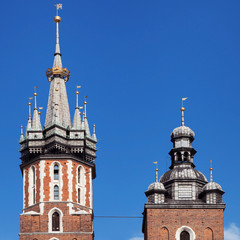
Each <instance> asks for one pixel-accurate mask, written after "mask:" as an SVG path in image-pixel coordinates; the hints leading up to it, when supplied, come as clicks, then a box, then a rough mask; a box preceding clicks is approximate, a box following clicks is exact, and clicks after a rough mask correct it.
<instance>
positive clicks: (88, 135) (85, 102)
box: [84, 96, 91, 137]
mask: <svg viewBox="0 0 240 240" xmlns="http://www.w3.org/2000/svg"><path fill="white" fill-rule="evenodd" d="M86 99H87V96H86V97H85V101H84V129H85V131H86V135H87V137H91V134H90V129H89V124H88V120H87V101H86Z"/></svg>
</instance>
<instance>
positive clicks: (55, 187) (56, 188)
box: [54, 185, 59, 200]
mask: <svg viewBox="0 0 240 240" xmlns="http://www.w3.org/2000/svg"><path fill="white" fill-rule="evenodd" d="M54 200H59V187H58V186H57V185H55V186H54Z"/></svg>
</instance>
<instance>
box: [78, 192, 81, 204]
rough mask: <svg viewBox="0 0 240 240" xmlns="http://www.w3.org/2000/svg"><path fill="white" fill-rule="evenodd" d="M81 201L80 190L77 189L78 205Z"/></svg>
mask: <svg viewBox="0 0 240 240" xmlns="http://www.w3.org/2000/svg"><path fill="white" fill-rule="evenodd" d="M80 201H81V189H80V188H78V203H80Z"/></svg>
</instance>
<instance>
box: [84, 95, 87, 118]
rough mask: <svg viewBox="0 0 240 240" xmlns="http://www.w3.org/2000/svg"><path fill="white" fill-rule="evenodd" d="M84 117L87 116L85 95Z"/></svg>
mask: <svg viewBox="0 0 240 240" xmlns="http://www.w3.org/2000/svg"><path fill="white" fill-rule="evenodd" d="M84 117H85V118H87V96H85V101H84Z"/></svg>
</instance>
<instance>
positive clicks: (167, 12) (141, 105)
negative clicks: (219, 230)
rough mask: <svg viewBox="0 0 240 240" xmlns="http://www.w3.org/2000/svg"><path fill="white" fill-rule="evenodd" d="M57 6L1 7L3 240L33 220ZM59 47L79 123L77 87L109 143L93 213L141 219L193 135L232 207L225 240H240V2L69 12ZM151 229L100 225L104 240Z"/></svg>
mask: <svg viewBox="0 0 240 240" xmlns="http://www.w3.org/2000/svg"><path fill="white" fill-rule="evenodd" d="M55 3H56V2H55V1H50V0H49V1H46V0H44V1H41V2H39V1H30V0H25V1H24V0H23V1H16V0H13V1H10V2H7V1H2V3H1V9H2V11H1V15H0V27H1V32H2V35H1V38H0V66H1V81H2V84H1V90H0V91H1V94H0V106H1V118H0V123H1V126H2V131H1V169H2V173H1V175H0V182H1V183H2V184H1V193H2V197H1V204H0V212H1V218H0V226H1V231H0V239H8V240H14V239H17V234H18V233H19V214H20V213H21V210H22V176H21V172H20V169H19V164H20V160H19V157H20V154H19V152H18V150H19V144H18V140H19V136H20V125H21V124H23V126H26V124H27V116H28V112H27V111H28V110H27V101H28V97H30V96H32V94H33V90H34V86H38V104H39V105H40V106H42V107H43V108H44V109H43V113H42V116H41V118H42V124H43V123H44V120H45V111H46V105H47V96H48V91H49V83H48V81H47V78H46V76H45V71H46V70H47V68H48V67H51V66H52V63H53V53H54V47H55V46H54V45H55V24H54V22H53V17H54V15H55V9H54V7H53V5H54V4H55ZM61 3H62V4H63V10H62V11H61V13H60V15H61V17H62V22H61V25H60V45H61V52H62V54H63V55H62V60H63V65H64V66H66V67H67V68H68V69H69V70H70V71H71V78H70V80H69V82H68V83H67V91H68V98H69V104H70V108H71V115H72V116H73V114H74V107H75V94H74V92H75V87H76V85H81V86H82V88H81V90H80V98H81V100H83V97H84V96H85V95H88V119H89V122H90V123H91V125H92V124H93V123H96V126H97V129H96V130H97V136H98V138H99V139H100V141H99V144H98V147H99V151H98V153H97V155H98V158H97V159H96V164H97V178H96V179H95V180H94V188H93V189H94V213H95V215H96V216H100V215H114V216H118V215H120V216H141V213H142V211H143V208H144V203H145V202H146V197H145V195H144V191H145V190H146V189H147V187H148V185H149V184H150V183H151V182H153V180H154V166H153V164H152V162H153V161H159V169H160V175H161V174H163V173H164V172H165V171H166V170H167V168H168V167H169V166H170V159H169V157H168V152H169V151H170V149H171V147H172V145H171V142H170V134H171V131H172V130H173V129H174V128H175V127H177V126H179V125H180V120H181V119H180V114H181V113H180V110H179V108H180V107H181V98H182V97H188V100H187V101H186V105H185V106H186V112H185V116H186V118H185V123H186V125H187V126H189V127H191V128H192V129H193V130H194V131H195V133H196V139H195V141H194V148H195V149H196V150H197V154H196V155H195V159H194V163H195V164H196V168H197V169H198V170H200V171H201V172H203V173H204V174H205V175H206V176H207V177H208V179H209V170H208V169H209V161H210V159H212V160H213V168H214V172H213V177H214V181H216V182H218V183H219V184H220V185H221V186H222V188H223V190H224V191H225V192H226V194H225V195H224V202H226V204H227V208H226V210H225V215H224V220H225V228H226V230H227V231H226V233H227V234H228V235H227V236H226V240H230V239H231V240H239V239H240V230H239V228H240V218H239V212H240V207H239V197H240V193H239V192H240V191H239V184H238V183H239V165H240V164H239V154H238V151H239V123H240V113H239V102H240V95H239V87H240V83H239V82H240V81H239V79H240V14H239V12H240V2H239V1H238V0H229V1H223V0H218V1H215V0H212V1H206V0H203V1H192V0H191V1H190V0H184V1H178V0H170V1H163V0H150V1H144V0H138V1H137V0H121V1H120V0H118V1H117V0H112V1H110V0H102V1H96V0H91V1H86V0H82V1H77V0H72V1H65V0H64V1H61ZM141 225H142V220H141V219H100V218H96V219H95V222H94V228H95V236H96V239H97V240H110V239H115V240H129V239H132V240H133V239H135V240H136V239H142V235H141ZM227 238H228V239H227Z"/></svg>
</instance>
